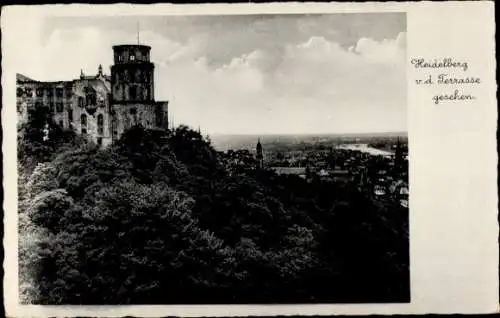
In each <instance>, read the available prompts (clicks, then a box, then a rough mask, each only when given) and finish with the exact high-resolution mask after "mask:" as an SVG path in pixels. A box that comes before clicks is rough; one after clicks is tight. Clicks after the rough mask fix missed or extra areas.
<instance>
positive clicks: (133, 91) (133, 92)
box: [128, 86, 137, 100]
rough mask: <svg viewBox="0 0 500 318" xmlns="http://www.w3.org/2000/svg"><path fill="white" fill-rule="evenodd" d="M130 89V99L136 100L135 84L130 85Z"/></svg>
mask: <svg viewBox="0 0 500 318" xmlns="http://www.w3.org/2000/svg"><path fill="white" fill-rule="evenodd" d="M128 89H129V91H128V98H129V100H136V98H137V90H136V88H135V86H130V87H129V88H128Z"/></svg>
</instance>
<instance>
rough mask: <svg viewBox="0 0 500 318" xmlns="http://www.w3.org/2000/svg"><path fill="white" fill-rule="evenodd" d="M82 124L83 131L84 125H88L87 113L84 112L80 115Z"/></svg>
mask: <svg viewBox="0 0 500 318" xmlns="http://www.w3.org/2000/svg"><path fill="white" fill-rule="evenodd" d="M80 125H81V126H82V132H83V128H84V127H85V128H86V127H87V115H85V114H82V115H81V116H80Z"/></svg>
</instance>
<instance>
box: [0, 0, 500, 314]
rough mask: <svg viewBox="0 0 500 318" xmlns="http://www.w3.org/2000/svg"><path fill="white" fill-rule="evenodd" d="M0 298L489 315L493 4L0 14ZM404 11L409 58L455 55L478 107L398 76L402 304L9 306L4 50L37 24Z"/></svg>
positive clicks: (205, 309) (110, 8)
mask: <svg viewBox="0 0 500 318" xmlns="http://www.w3.org/2000/svg"><path fill="white" fill-rule="evenodd" d="M2 9H3V10H2V35H3V36H2V56H3V59H2V69H3V76H2V86H3V92H4V95H3V97H4V99H3V105H4V107H3V109H2V126H3V129H4V143H3V154H4V171H5V177H4V193H5V202H4V211H5V219H4V225H5V226H4V228H5V238H4V246H5V264H4V269H5V273H6V275H5V280H4V290H5V292H4V297H5V300H4V301H5V308H6V314H7V315H8V316H16V317H17V316H22V317H25V316H39V317H42V316H106V317H119V316H125V315H132V316H150V317H152V316H248V315H313V314H314V315H332V314H358V315H364V314H396V313H397V314H425V313H491V312H497V311H498V299H499V297H498V224H497V182H496V180H497V154H496V137H495V133H496V118H497V111H496V96H495V90H496V83H495V71H494V70H495V67H496V63H495V59H494V57H495V53H494V50H495V43H494V30H495V25H494V5H493V3H492V2H485V1H483V2H472V1H471V2H468V1H461V2H444V3H432V2H419V3H394V2H390V3H375V2H366V3H314V4H313V3H285V4H280V3H270V4H231V5H227V4H198V5H168V4H162V5H127V4H118V5H99V6H96V5H44V6H12V7H4V8H2ZM343 12H344V13H345V12H407V26H408V29H407V30H408V33H407V36H408V37H407V42H408V55H409V56H429V57H443V56H458V57H459V58H461V59H466V60H468V61H469V63H470V65H471V67H472V69H473V70H471V72H472V71H473V72H475V74H476V75H480V76H481V78H482V80H483V84H482V86H481V87H480V88H479V89H478V91H476V95H478V96H479V100H478V101H476V102H472V103H469V104H447V105H443V106H441V107H436V106H435V105H433V104H432V101H431V100H430V98H429V97H430V94H432V92H431V91H430V90H429V89H426V88H423V87H416V85H414V84H413V81H412V79H413V78H414V77H415V76H417V75H416V74H415V73H414V72H415V70H413V69H412V68H411V67H410V65H409V66H408V99H409V101H408V107H409V111H408V113H409V118H408V123H409V138H410V141H409V142H410V192H411V193H410V237H411V241H410V245H411V248H410V250H411V251H410V252H411V288H412V302H411V303H410V304H396V305H395V304H380V305H372V304H363V305H361V304H359V305H352V304H349V305H328V304H322V305H248V306H247V305H244V306H243V305H242V306H97V307H93V306H59V307H57V306H19V305H18V304H17V262H16V260H17V231H16V229H17V217H16V215H17V214H16V210H17V204H16V199H15V198H16V197H17V187H16V186H15V184H16V182H17V175H16V172H15V171H16V168H15V166H16V157H15V153H16V151H15V149H16V144H15V136H16V121H15V120H14V118H16V113H15V107H14V105H15V95H14V94H15V93H14V92H15V89H14V87H15V73H16V70H15V69H12V67H10V66H11V65H13V64H14V63H13V61H15V58H16V57H15V56H12V55H9V43H11V41H20V40H24V39H28V38H26V37H25V35H24V36H23V33H22V30H23V24H25V23H30V21H35V20H36V18H37V17H41V16H44V15H54V16H56V15H57V16H85V15H94V16H107V15H129V16H130V15H195V14H205V15H208V14H210V15H222V14H263V13H268V14H271V13H275V14H276V13H288V14H290V13H343Z"/></svg>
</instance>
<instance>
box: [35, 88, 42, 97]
mask: <svg viewBox="0 0 500 318" xmlns="http://www.w3.org/2000/svg"><path fill="white" fill-rule="evenodd" d="M36 96H38V97H42V96H43V89H41V88H38V89H37V90H36Z"/></svg>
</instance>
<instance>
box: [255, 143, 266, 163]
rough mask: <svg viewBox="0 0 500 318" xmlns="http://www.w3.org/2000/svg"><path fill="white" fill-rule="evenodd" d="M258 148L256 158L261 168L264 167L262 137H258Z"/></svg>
mask: <svg viewBox="0 0 500 318" xmlns="http://www.w3.org/2000/svg"><path fill="white" fill-rule="evenodd" d="M256 150H257V156H256V159H257V167H258V168H259V169H262V168H264V155H263V153H262V144H261V143H260V138H259V139H258V141H257V147H256Z"/></svg>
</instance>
